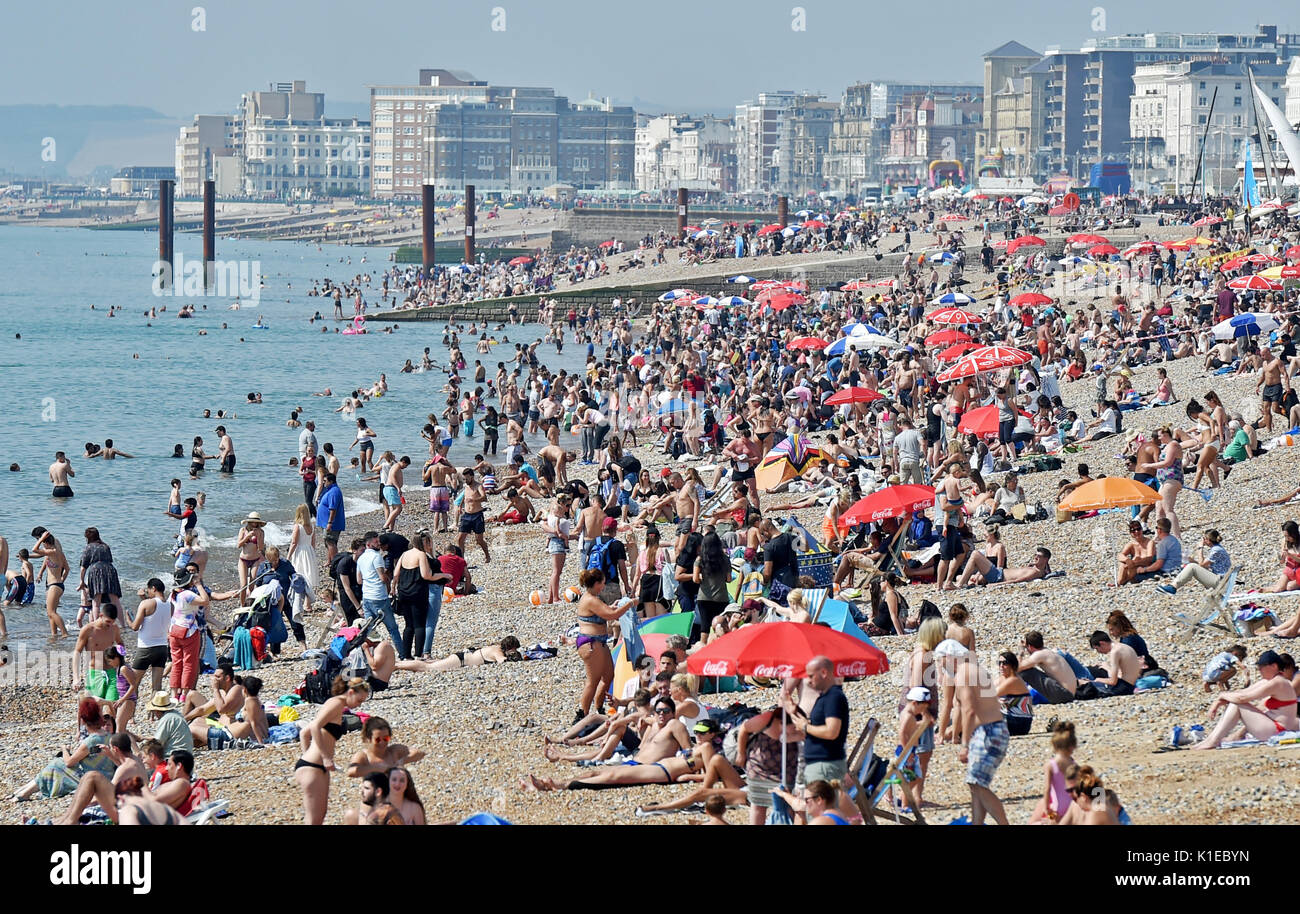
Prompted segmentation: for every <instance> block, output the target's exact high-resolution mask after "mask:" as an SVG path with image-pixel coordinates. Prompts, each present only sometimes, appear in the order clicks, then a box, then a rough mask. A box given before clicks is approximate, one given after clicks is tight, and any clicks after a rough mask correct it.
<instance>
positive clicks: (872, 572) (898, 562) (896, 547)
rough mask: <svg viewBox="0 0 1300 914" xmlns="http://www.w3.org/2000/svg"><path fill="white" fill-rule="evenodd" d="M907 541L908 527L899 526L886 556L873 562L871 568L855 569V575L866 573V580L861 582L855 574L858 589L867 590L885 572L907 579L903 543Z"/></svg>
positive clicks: (854, 582)
mask: <svg viewBox="0 0 1300 914" xmlns="http://www.w3.org/2000/svg"><path fill="white" fill-rule="evenodd" d="M906 541H907V528H906V527H899V528H898V532H897V533H895V534H894V538H893V539H891V540H890V541H889V549H888V550H887V551H886V553H885V557H884V558H883V559H881V560H880V562H878V563H873V564H872V566H871V567H870V568H855V569H854V573H855V575H856V573H857V572H859V571H860V572H862V573H863V574H864V575H866V580H865V581H862V582H859V581H858V580H857V578H856V576H855V577H854V580H853V586H854V587H856V588H857V589H858V590H865V589H866V588H867V587H870V586H871V582H872V581H874V580H875V579H876V578H879V577H884V576H885V574H886V573H888V572H890V571H892V572H894V573H895V574H897V575H898V576H899V577H901V578H902V579H903V580H905V581H906V580H907V579H908V577H907V561H906V559H904V557H903V545H904V543H905V542H906Z"/></svg>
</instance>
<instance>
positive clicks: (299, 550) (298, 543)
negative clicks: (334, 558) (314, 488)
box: [289, 505, 320, 620]
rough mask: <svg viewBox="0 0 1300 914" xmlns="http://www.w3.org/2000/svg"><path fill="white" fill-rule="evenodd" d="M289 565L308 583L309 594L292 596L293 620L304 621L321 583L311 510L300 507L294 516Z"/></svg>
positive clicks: (304, 506)
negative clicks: (313, 596)
mask: <svg viewBox="0 0 1300 914" xmlns="http://www.w3.org/2000/svg"><path fill="white" fill-rule="evenodd" d="M289 564H290V565H292V566H293V570H294V571H295V572H297V573H298V574H300V575H302V578H303V580H305V581H306V582H307V592H306V593H301V594H300V593H297V592H293V593H292V594H290V596H291V598H292V600H293V618H294V619H295V620H301V619H302V613H303V611H305V610H306V609H307V607H308V605H309V603H308V601H309V600H310V599H311V595H312V594H314V593H315V591H316V586H317V584H318V583H319V582H320V572H319V571H318V569H317V566H316V525H315V524H314V523H313V522H312V517H311V508H309V507H307V506H306V505H299V506H298V510H297V511H295V512H294V515H293V533H291V534H290V535H289Z"/></svg>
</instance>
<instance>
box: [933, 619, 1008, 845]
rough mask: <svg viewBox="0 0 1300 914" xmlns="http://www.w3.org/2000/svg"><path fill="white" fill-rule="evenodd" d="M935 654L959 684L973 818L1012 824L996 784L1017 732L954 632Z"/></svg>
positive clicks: (956, 710) (959, 728)
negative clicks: (997, 775) (1010, 725)
mask: <svg viewBox="0 0 1300 914" xmlns="http://www.w3.org/2000/svg"><path fill="white" fill-rule="evenodd" d="M934 656H935V658H936V659H937V661H938V663H939V666H940V668H941V670H942V671H943V673H944V675H945V676H946V677H947V678H948V680H949V681H951V682H953V683H954V684H955V686H956V692H955V694H954V698H953V721H954V722H955V723H954V729H955V731H956V732H955V734H954V736H955V741H956V742H957V743H958V744H959V745H960V746H961V747H962V748H961V752H960V753H959V754H958V756H957V759H958V761H961V762H965V763H966V765H967V767H966V784H967V786H969V787H970V795H971V822H972V824H974V825H983V824H984V817H985V816H986V815H991V816H993V819H994V821H996V822H997V823H998V824H999V825H1006V824H1007V815H1006V812H1005V810H1003V808H1002V801H1001V800H999V799H998V797H997V795H996V794H995V793H993V790H992V784H993V775H994V774H996V773H997V770H998V766H999V765H1001V764H1002V760H1003V759H1005V758H1006V757H1007V747H1008V746H1009V745H1010V744H1011V734H1010V732H1009V731H1008V730H1007V725H1006V722H1005V720H1003V717H1002V706H1001V704H999V702H998V697H997V694H996V692H995V691H994V689H993V684H992V680H991V679H990V678H989V675H988V673H987V672H986V671H985V670H984V669H983V668H982V667H981V666H980V665H979V664H978V663H976V662H975V660H974V658H973V657H972V655H971V652H970V651H969V650H967V649H966V646H965V645H963V644H962V643H961V642H959V641H954V640H952V639H951V638H949V639H947V640H945V641H941V642H940V643H939V645H938V646H937V647H936V648H935V649H934ZM968 724H969V727H968V726H967V725H968Z"/></svg>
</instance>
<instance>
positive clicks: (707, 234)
mask: <svg viewBox="0 0 1300 914" xmlns="http://www.w3.org/2000/svg"><path fill="white" fill-rule="evenodd" d="M721 234H722V233H721V232H715V231H714V230H713V229H700V230H699V231H698V232H696V233H695V234H694V235H692V236H691V237H692V238H694V239H695V240H696V241H699V240H700V239H702V238H716V237H718V236H719V235H721Z"/></svg>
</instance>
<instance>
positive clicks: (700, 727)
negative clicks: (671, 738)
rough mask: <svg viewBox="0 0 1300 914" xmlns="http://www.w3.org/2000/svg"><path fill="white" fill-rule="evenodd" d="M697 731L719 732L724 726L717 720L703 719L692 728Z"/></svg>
mask: <svg viewBox="0 0 1300 914" xmlns="http://www.w3.org/2000/svg"><path fill="white" fill-rule="evenodd" d="M691 729H692V730H694V731H695V732H696V733H717V732H718V731H719V730H721V729H722V728H721V727H720V726H719V725H718V722H717V721H716V720H702V721H699V722H698V723H697V724H696V725H695V726H694V727H692V728H691Z"/></svg>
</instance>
